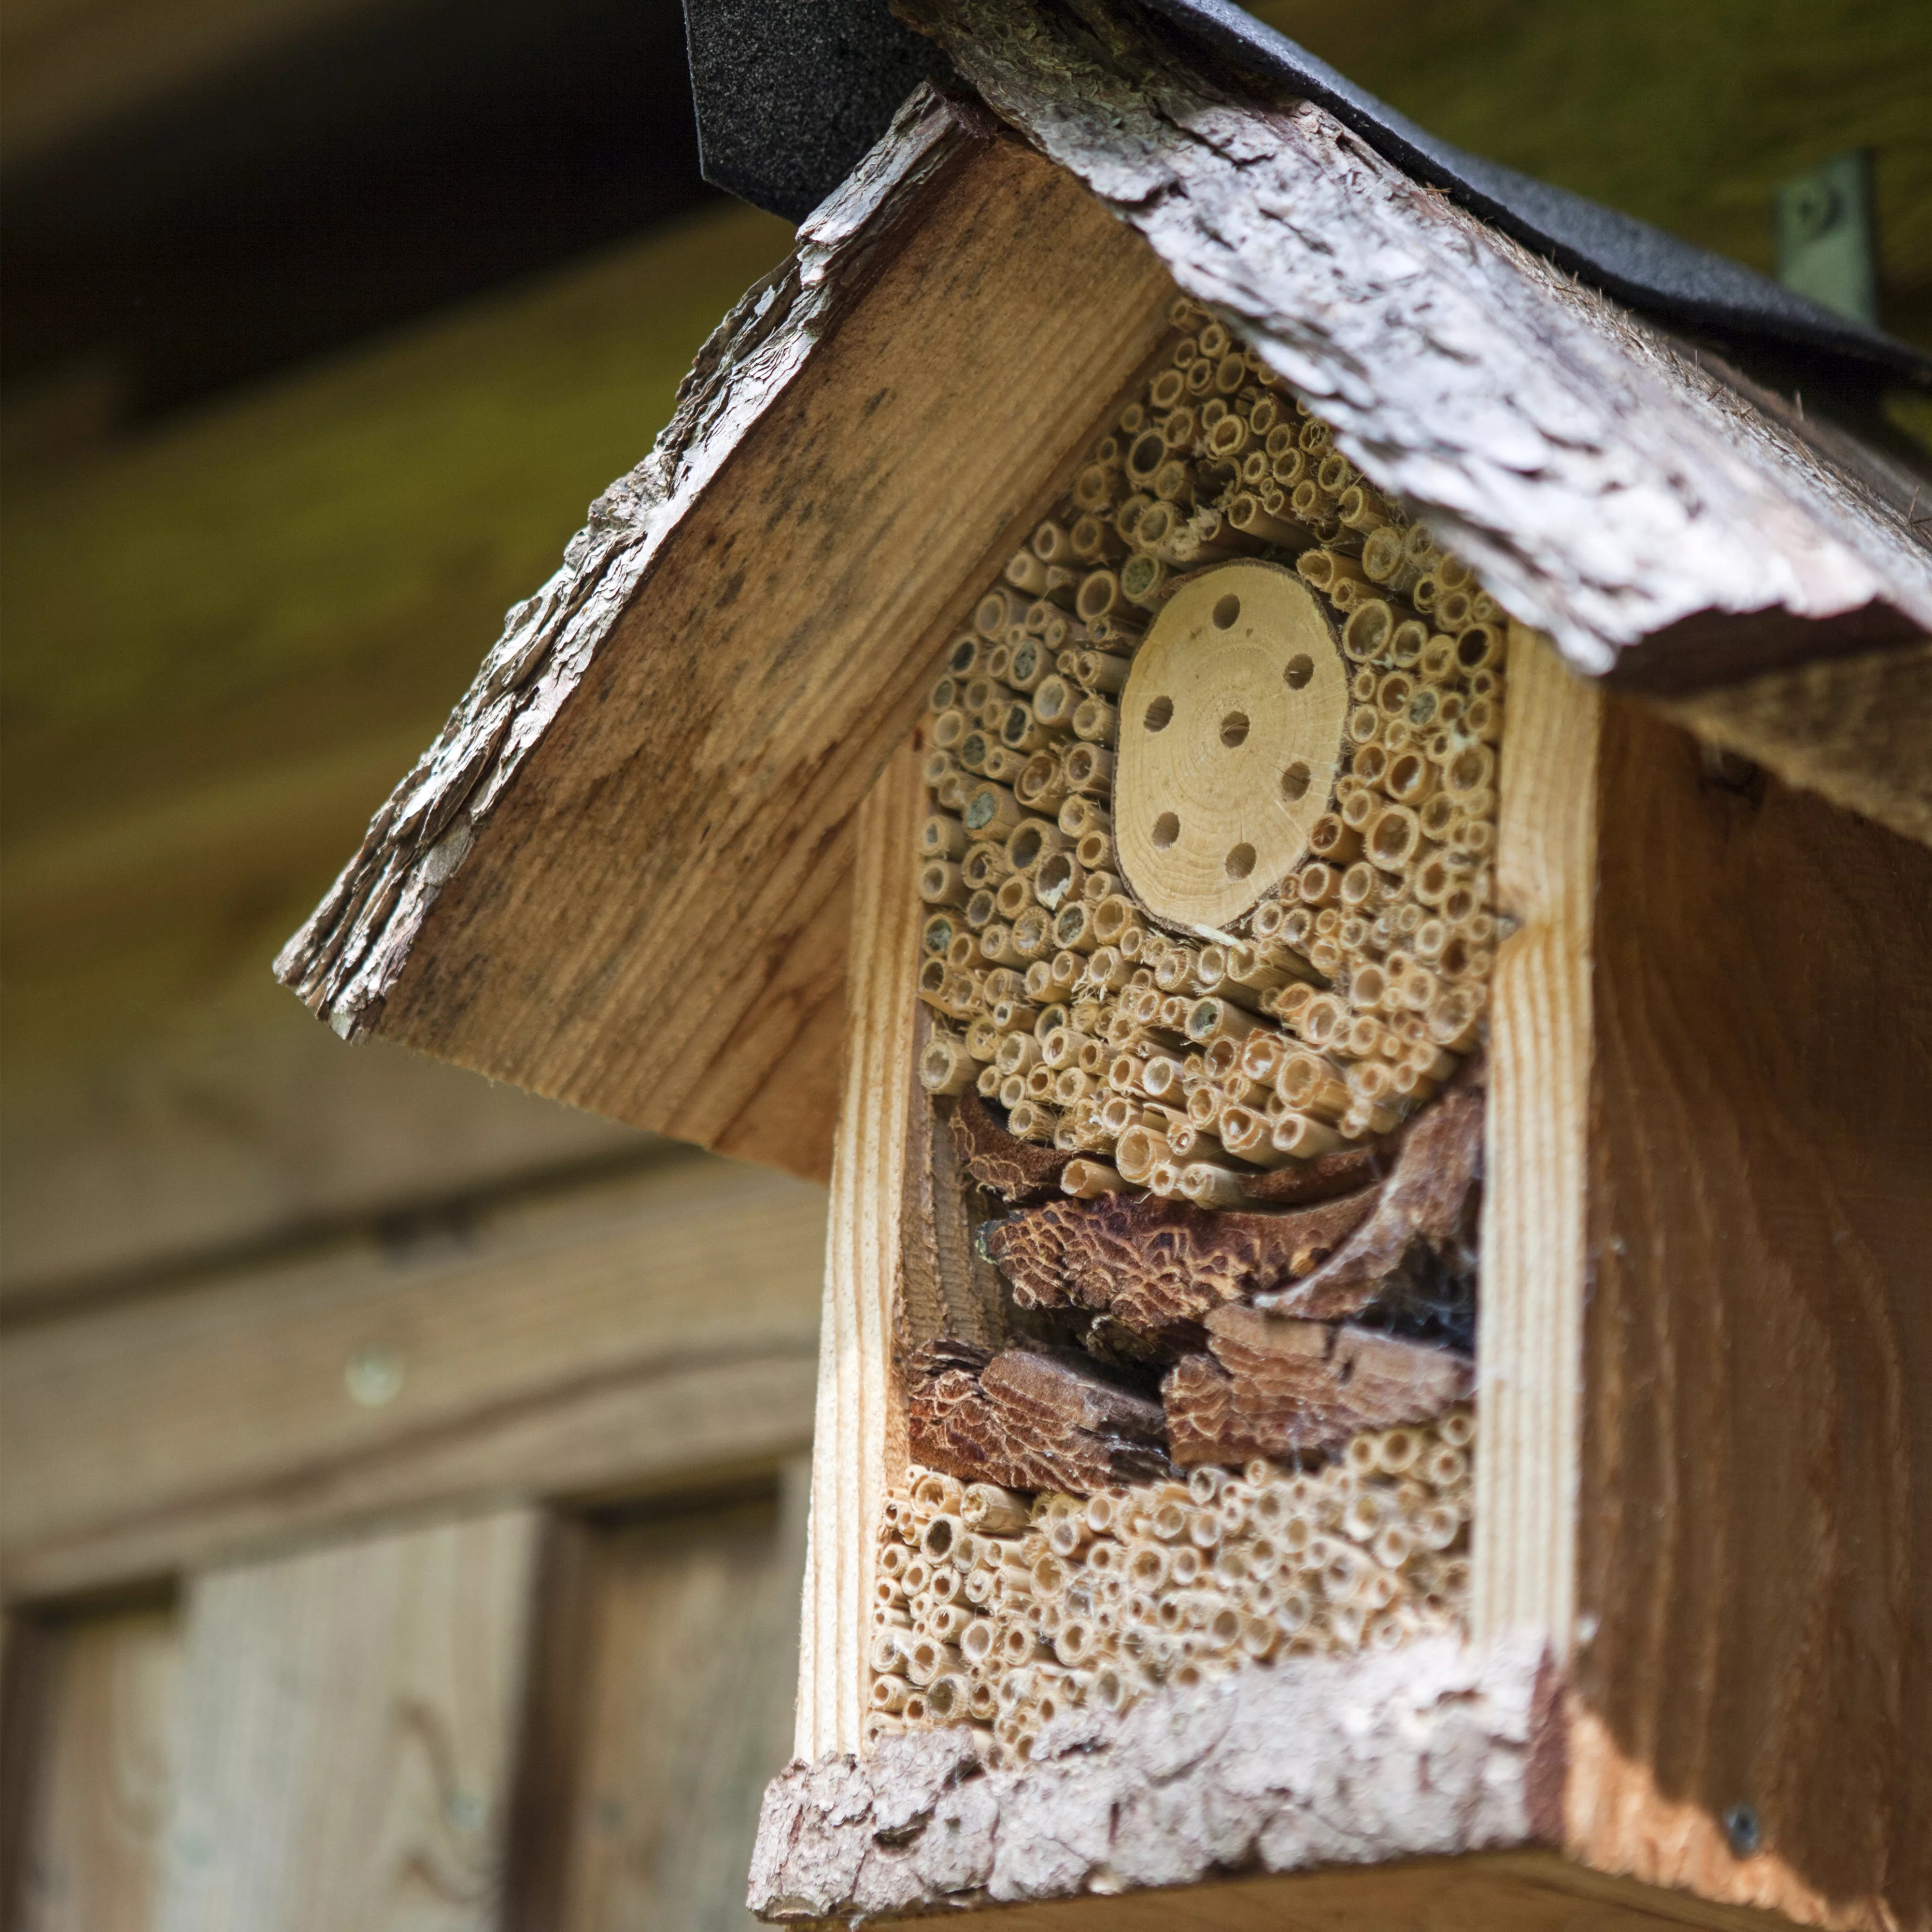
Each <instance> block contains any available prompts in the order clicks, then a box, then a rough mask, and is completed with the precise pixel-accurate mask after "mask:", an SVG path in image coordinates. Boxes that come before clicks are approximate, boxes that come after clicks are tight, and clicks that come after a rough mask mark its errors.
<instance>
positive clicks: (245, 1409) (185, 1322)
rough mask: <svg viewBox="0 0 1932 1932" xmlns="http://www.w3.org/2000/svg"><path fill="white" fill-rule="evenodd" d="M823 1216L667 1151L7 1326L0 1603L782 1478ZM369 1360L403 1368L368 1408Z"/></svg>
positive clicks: (800, 1393)
mask: <svg viewBox="0 0 1932 1932" xmlns="http://www.w3.org/2000/svg"><path fill="white" fill-rule="evenodd" d="M824 1225H825V1208H824V1199H823V1196H822V1195H821V1194H820V1193H819V1192H818V1191H817V1190H815V1189H814V1188H811V1187H807V1186H806V1185H805V1184H802V1183H800V1182H797V1181H790V1180H788V1179H786V1178H783V1177H781V1176H778V1175H768V1174H763V1173H760V1172H757V1171H756V1170H754V1169H746V1168H742V1167H737V1166H730V1165H728V1164H727V1163H723V1162H719V1161H714V1160H709V1159H707V1158H702V1157H688V1156H679V1157H673V1158H671V1159H670V1160H667V1162H665V1163H664V1164H662V1165H661V1166H658V1167H656V1168H654V1169H646V1170H645V1171H643V1172H640V1173H637V1174H635V1175H627V1176H619V1177H617V1178H613V1179H611V1180H609V1181H603V1182H599V1183H594V1184H580V1185H579V1186H577V1187H568V1188H560V1189H558V1190H556V1191H554V1192H547V1193H536V1194H534V1195H530V1196H525V1197H524V1198H523V1199H520V1200H519V1199H514V1198H513V1199H510V1200H508V1201H506V1202H504V1203H502V1205H499V1206H497V1207H495V1208H491V1209H489V1210H487V1211H481V1210H479V1211H472V1212H471V1213H469V1214H466V1215H463V1216H460V1217H449V1218H448V1219H440V1218H432V1219H431V1220H428V1221H427V1222H426V1223H423V1224H421V1225H419V1226H418V1227H417V1228H416V1229H414V1231H413V1232H404V1231H401V1230H398V1231H395V1232H392V1234H391V1235H389V1237H388V1238H386V1239H380V1240H379V1239H377V1238H374V1236H371V1235H359V1236H357V1237H356V1238H353V1239H347V1240H343V1241H338V1242H335V1243H333V1244H329V1245H326V1246H325V1247H322V1248H320V1250H318V1251H317V1252H315V1253H309V1254H298V1255H296V1256H291V1257H290V1258H288V1259H284V1260H283V1261H281V1262H277V1263H275V1264H272V1265H262V1266H259V1267H256V1268H244V1269H239V1270H237V1271H234V1272H233V1273H231V1274H226V1275H217V1276H215V1277H211V1278H208V1279H203V1280H199V1281H196V1282H192V1283H187V1284H184V1285H183V1286H181V1288H179V1289H176V1290H175V1291H173V1292H169V1293H166V1294H160V1295H151V1296H148V1297H144V1298H138V1299H134V1300H130V1301H121V1302H115V1303H107V1304H102V1305H100V1306H98V1307H92V1308H89V1309H88V1310H85V1311H76V1312H74V1313H72V1314H70V1315H68V1316H63V1317H62V1318H61V1319H49V1320H47V1321H45V1322H39V1323H36V1324H34V1325H31V1326H24V1327H20V1328H16V1329H14V1330H13V1331H12V1332H11V1333H10V1334H9V1335H8V1337H7V1346H6V1347H5V1349H4V1350H0V1459H4V1460H5V1463H6V1465H7V1466H8V1467H9V1468H10V1469H17V1470H20V1471H22V1472H27V1471H31V1472H33V1473H32V1479H31V1481H24V1480H23V1481H10V1482H9V1483H7V1484H5V1485H4V1487H0V1555H4V1562H5V1571H4V1574H5V1586H6V1589H7V1591H8V1592H10V1593H11V1594H12V1595H14V1596H15V1597H16V1598H18V1597H22V1596H26V1597H38V1596H44V1595H48V1594H49V1593H53V1592H65V1591H70V1590H73V1589H83V1588H98V1587H101V1586H104V1585H114V1584H119V1583H124V1582H126V1581H127V1580H130V1579H133V1578H139V1577H148V1576H154V1575H159V1574H165V1573H166V1572H169V1571H175V1570H177V1569H178V1568H181V1567H183V1566H191V1565H199V1564H203V1563H206V1562H209V1561H211V1560H213V1559H217V1558H219V1557H222V1556H232V1555H233V1553H236V1551H237V1550H247V1549H251V1548H257V1547H260V1546H261V1545H262V1544H263V1543H264V1542H265V1541H266V1542H269V1543H274V1542H276V1541H285V1540H286V1539H287V1538H289V1537H290V1536H291V1535H296V1534H298V1533H312V1532H314V1531H315V1530H317V1529H320V1528H323V1527H326V1526H330V1525H335V1524H341V1523H349V1522H355V1521H358V1520H367V1519H368V1518H369V1517H373V1516H380V1515H381V1514H385V1513H393V1512H395V1511H411V1510H421V1509H422V1508H424V1507H425V1506H426V1505H434V1504H437V1503H442V1502H455V1501H458V1500H460V1499H463V1498H465V1497H472V1496H478V1495H481V1496H529V1495H539V1496H585V1495H589V1496H598V1495H607V1494H611V1493H622V1492H624V1491H625V1490H632V1489H643V1488H649V1487H653V1486H658V1485H662V1484H667V1483H671V1482H676V1481H682V1480H688V1478H691V1476H692V1475H695V1474H701V1473H703V1472H705V1471H706V1470H709V1469H723V1468H728V1467H732V1466H742V1465H743V1464H744V1463H746V1462H747V1461H749V1462H751V1463H754V1464H755V1463H766V1464H769V1461H770V1460H772V1459H773V1458H775V1457H780V1456H783V1455H786V1454H791V1453H793V1451H796V1450H798V1449H800V1448H802V1447H803V1446H804V1445H805V1443H806V1442H808V1441H809V1439H810V1437H811V1406H812V1399H813V1398H812V1388H813V1376H814V1362H815V1359H816V1355H817V1345H816V1341H815V1337H816V1332H817V1319H818V1303H819V1298H820V1282H821V1270H820V1256H821V1254H822V1253H823V1238H824V1236H823V1229H824ZM363 1358H372V1359H373V1360H374V1361H375V1363H376V1365H377V1367H379V1368H380V1367H383V1365H384V1364H387V1365H388V1366H389V1367H391V1368H392V1369H393V1370H394V1372H395V1374H396V1375H397V1376H398V1377H399V1380H398V1382H397V1384H396V1385H395V1389H394V1391H393V1394H392V1397H391V1399H389V1400H386V1401H383V1402H380V1403H377V1404H375V1405H374V1406H365V1403H362V1402H359V1401H357V1400H355V1399H354V1397H353V1395H352V1394H351V1392H350V1386H349V1381H348V1377H349V1374H350V1368H351V1365H352V1364H355V1363H356V1362H357V1361H359V1360H362V1359H363ZM367 1393H368V1391H367V1390H365V1394H367ZM375 1393H377V1394H381V1393H382V1387H381V1385H380V1382H379V1383H378V1384H377V1386H376V1388H375Z"/></svg>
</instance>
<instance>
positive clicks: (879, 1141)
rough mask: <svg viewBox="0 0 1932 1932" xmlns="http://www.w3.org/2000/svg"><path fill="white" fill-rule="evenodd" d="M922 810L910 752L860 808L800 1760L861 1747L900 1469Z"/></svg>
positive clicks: (802, 1664) (823, 1322) (802, 1656)
mask: <svg viewBox="0 0 1932 1932" xmlns="http://www.w3.org/2000/svg"><path fill="white" fill-rule="evenodd" d="M922 809H923V793H922V790H921V789H920V786H919V769H918V766H917V764H916V761H915V760H914V757H913V752H912V749H911V748H910V745H906V746H903V747H901V749H900V750H899V751H898V752H897V753H896V754H895V755H894V756H893V757H892V760H891V762H890V763H889V764H888V765H887V766H886V769H885V772H884V774H883V775H882V776H881V778H880V780H879V782H878V784H877V785H876V786H875V787H874V788H873V790H872V792H871V795H870V796H868V798H867V799H866V800H865V804H864V805H863V806H862V808H861V809H860V811H859V828H858V844H859V865H858V876H857V886H858V890H857V896H856V903H855V904H854V907H853V919H852V937H851V946H850V980H849V981H848V983H847V994H846V1004H847V1010H848V1011H849V1013H850V1016H851V1019H850V1040H849V1044H848V1049H847V1052H848V1058H847V1061H846V1064H845V1076H844V1094H843V1096H842V1097H841V1101H840V1105H839V1115H838V1147H837V1153H836V1156H835V1160H834V1161H833V1163H832V1217H831V1223H830V1226H829V1232H828V1235H827V1238H826V1261H825V1306H824V1313H823V1316H822V1317H821V1318H820V1328H819V1357H818V1421H817V1429H816V1431H815V1432H814V1436H813V1439H812V1478H811V1484H812V1486H811V1545H810V1553H809V1554H808V1557H807V1559H806V1565H805V1592H804V1610H803V1617H802V1628H801V1631H800V1633H799V1690H798V1730H797V1739H796V1751H797V1753H798V1755H799V1757H807V1758H811V1757H818V1756H819V1755H820V1754H821V1753H823V1752H825V1751H853V1750H856V1748H858V1745H859V1726H860V1724H862V1721H863V1720H864V1716H865V1691H866V1676H865V1643H866V1640H867V1637H868V1634H869V1632H870V1631H871V1616H870V1614H869V1612H870V1605H871V1551H872V1530H873V1526H874V1523H876V1522H877V1517H878V1511H879V1508H880V1503H881V1502H883V1498H884V1492H885V1486H886V1484H887V1483H888V1482H889V1481H891V1480H892V1478H893V1477H894V1476H895V1475H896V1473H897V1472H898V1469H899V1468H900V1467H901V1466H903V1464H904V1458H905V1444H904V1434H905V1424H904V1415H903V1414H902V1413H901V1409H900V1403H899V1397H898V1388H897V1385H896V1382H895V1378H894V1376H893V1373H892V1290H893V1282H894V1277H895V1273H896V1271H897V1269H898V1266H899V1257H900V1253H901V1242H900V1226H899V1223H900V1217H901V1214H902V1213H903V1211H904V1210H903V1203H904V1181H905V1160H906V1138H907V1136H906V1128H907V1100H908V1095H907V1086H908V1081H907V1074H908V1072H909V1070H910V1067H911V1064H912V1052H913V1032H914V1028H913V1009H914V1007H915V1005H916V1001H915V1000H914V998H913V967H914V965H915V962H916V960H917V958H918V949H919V913H920V910H921V907H920V906H919V900H918V898H917V896H916V895H915V893H914V892H913V863H912V856H911V855H912V853H913V850H914V847H913V828H914V826H916V823H917V821H918V819H919V815H920V814H921V812H922Z"/></svg>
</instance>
